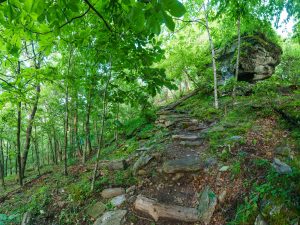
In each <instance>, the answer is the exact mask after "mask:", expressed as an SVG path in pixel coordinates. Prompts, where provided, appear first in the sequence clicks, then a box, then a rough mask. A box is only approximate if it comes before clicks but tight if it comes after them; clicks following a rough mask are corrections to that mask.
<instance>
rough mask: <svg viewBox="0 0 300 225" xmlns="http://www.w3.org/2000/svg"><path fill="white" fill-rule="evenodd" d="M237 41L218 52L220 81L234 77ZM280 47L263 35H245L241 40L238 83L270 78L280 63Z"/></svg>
mask: <svg viewBox="0 0 300 225" xmlns="http://www.w3.org/2000/svg"><path fill="white" fill-rule="evenodd" d="M236 52H237V41H236V40H234V41H233V42H231V43H230V44H227V45H226V46H225V47H224V48H222V49H220V50H219V52H218V61H219V63H220V71H219V72H220V73H221V74H222V79H223V80H227V79H228V78H230V77H232V76H234V74H235V67H236V66H235V65H236ZM281 54H282V50H281V48H280V46H278V45H277V44H275V43H273V42H272V41H270V40H268V39H267V38H266V37H265V36H264V35H263V34H256V35H251V36H250V35H247V36H243V37H242V38H241V54H240V64H239V74H238V80H239V81H248V82H253V81H258V80H263V79H267V78H269V77H271V76H272V74H273V73H274V71H275V67H276V66H277V65H278V64H279V63H280V56H281Z"/></svg>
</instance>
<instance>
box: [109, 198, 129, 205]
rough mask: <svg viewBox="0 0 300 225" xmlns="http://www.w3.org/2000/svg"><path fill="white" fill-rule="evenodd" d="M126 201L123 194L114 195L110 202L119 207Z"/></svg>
mask: <svg viewBox="0 0 300 225" xmlns="http://www.w3.org/2000/svg"><path fill="white" fill-rule="evenodd" d="M125 201H126V196H125V195H119V196H116V197H114V198H113V199H112V200H111V201H110V202H111V204H112V205H113V206H115V207H119V206H121V205H122V204H123V203H124V202H125Z"/></svg>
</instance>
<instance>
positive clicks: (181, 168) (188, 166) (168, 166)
mask: <svg viewBox="0 0 300 225" xmlns="http://www.w3.org/2000/svg"><path fill="white" fill-rule="evenodd" d="M204 166H205V165H204V163H203V162H202V161H201V160H200V159H197V158H194V157H186V158H182V159H177V160H170V161H167V162H165V163H164V164H163V172H165V173H179V172H196V171H199V170H201V169H203V168H204Z"/></svg>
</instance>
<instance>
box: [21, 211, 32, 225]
mask: <svg viewBox="0 0 300 225" xmlns="http://www.w3.org/2000/svg"><path fill="white" fill-rule="evenodd" d="M30 224H31V214H30V212H26V213H24V215H23V218H22V223H21V225H30Z"/></svg>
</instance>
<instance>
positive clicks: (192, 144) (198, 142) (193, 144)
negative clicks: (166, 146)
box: [179, 138, 203, 147]
mask: <svg viewBox="0 0 300 225" xmlns="http://www.w3.org/2000/svg"><path fill="white" fill-rule="evenodd" d="M179 144H180V145H182V146H185V147H197V146H201V145H203V140H201V139H200V138H198V140H195V141H181V142H180V143H179Z"/></svg>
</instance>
